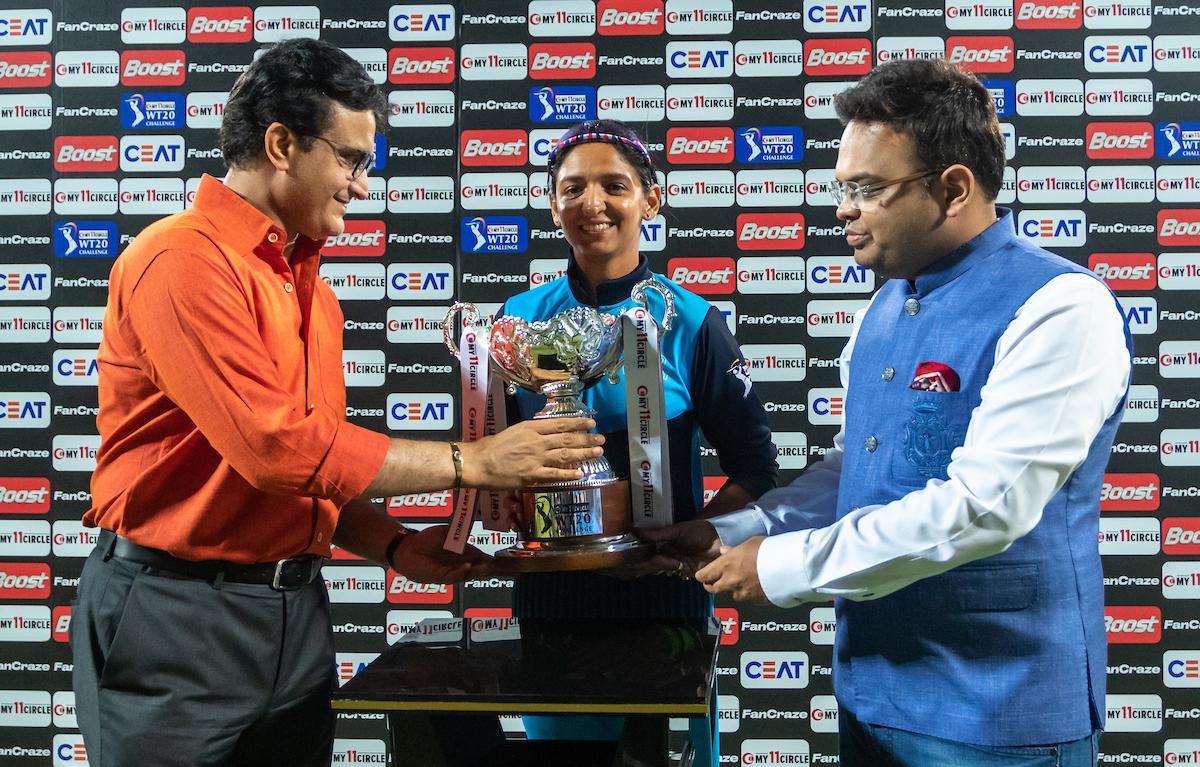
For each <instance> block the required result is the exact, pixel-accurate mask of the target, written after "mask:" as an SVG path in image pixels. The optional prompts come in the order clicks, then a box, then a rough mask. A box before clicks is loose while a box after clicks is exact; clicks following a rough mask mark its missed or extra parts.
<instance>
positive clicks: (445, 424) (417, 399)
mask: <svg viewBox="0 0 1200 767" xmlns="http://www.w3.org/2000/svg"><path fill="white" fill-rule="evenodd" d="M387 426H388V428H389V429H393V430H397V431H446V430H447V429H450V428H452V427H453V426H454V397H452V396H450V395H449V394H443V393H440V392H403V393H397V394H389V395H388V398H387Z"/></svg>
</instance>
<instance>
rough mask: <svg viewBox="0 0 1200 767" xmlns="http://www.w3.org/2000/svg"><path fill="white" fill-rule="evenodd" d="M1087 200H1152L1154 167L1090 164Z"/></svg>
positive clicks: (1130, 201) (1121, 201)
mask: <svg viewBox="0 0 1200 767" xmlns="http://www.w3.org/2000/svg"><path fill="white" fill-rule="evenodd" d="M1087 199H1088V202H1099V203H1106V202H1108V203H1132V202H1154V168H1151V167H1150V166H1149V165H1092V166H1089V167H1088V169H1087Z"/></svg>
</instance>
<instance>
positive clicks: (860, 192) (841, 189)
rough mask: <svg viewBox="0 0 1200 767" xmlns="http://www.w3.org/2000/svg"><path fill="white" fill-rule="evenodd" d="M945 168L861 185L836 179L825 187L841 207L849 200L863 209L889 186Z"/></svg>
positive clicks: (929, 174)
mask: <svg viewBox="0 0 1200 767" xmlns="http://www.w3.org/2000/svg"><path fill="white" fill-rule="evenodd" d="M945 170H946V169H945V168H939V169H938V170H922V171H917V172H916V173H910V174H909V175H907V176H901V177H900V178H892V179H888V180H887V181H876V182H875V183H874V184H865V185H862V186H859V184H858V183H856V182H854V181H847V182H846V183H844V184H843V183H842V182H841V181H838V180H837V179H834V180H833V181H830V182H829V183H828V184H826V185H825V189H826V191H828V192H829V195H830V196H831V197H833V199H834V201H835V202H836V203H837V204H838V206H839V207H840V206H841V204H842V202H844V201H848V202H849V203H850V207H852V208H854V209H855V210H862V208H863V205H864V204H869V203H871V202H872V201H873V200H874V198H875V197H876V196H877V195H878V194H879V193H880V192H882V191H883V190H884V189H886V188H888V187H889V186H895V185H896V184H903V183H904V182H905V181H916V180H917V179H919V178H927V177H929V176H933V175H936V174H938V173H942V172H944V171H945Z"/></svg>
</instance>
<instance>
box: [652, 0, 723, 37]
mask: <svg viewBox="0 0 1200 767" xmlns="http://www.w3.org/2000/svg"><path fill="white" fill-rule="evenodd" d="M665 10H666V15H665V17H664V18H665V19H666V25H665V26H666V30H667V34H668V35H724V34H728V33H730V32H732V31H733V0H667V3H666V9H665Z"/></svg>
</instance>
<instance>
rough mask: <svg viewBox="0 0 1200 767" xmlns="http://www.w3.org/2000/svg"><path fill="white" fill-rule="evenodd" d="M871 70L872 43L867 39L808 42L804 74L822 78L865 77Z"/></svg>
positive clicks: (805, 52)
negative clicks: (836, 76)
mask: <svg viewBox="0 0 1200 767" xmlns="http://www.w3.org/2000/svg"><path fill="white" fill-rule="evenodd" d="M870 69H871V41H870V40H868V39H866V38H844V39H836V38H835V39H832V40H806V41H805V42H804V73H805V74H806V75H815V76H820V77H830V76H834V75H865V74H866V73H867V72H868V71H870Z"/></svg>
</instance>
